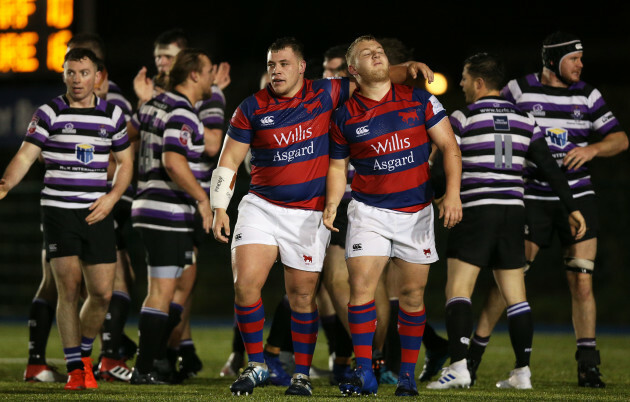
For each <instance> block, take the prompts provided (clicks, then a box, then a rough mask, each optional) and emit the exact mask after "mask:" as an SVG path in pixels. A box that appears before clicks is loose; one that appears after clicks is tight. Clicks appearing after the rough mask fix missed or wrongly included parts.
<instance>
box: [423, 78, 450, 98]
mask: <svg viewBox="0 0 630 402" xmlns="http://www.w3.org/2000/svg"><path fill="white" fill-rule="evenodd" d="M447 89H448V81H447V80H446V77H445V76H444V75H443V74H440V73H433V82H432V83H430V84H429V83H427V91H429V92H431V93H432V94H433V95H442V94H443V93H444V92H446V90H447Z"/></svg>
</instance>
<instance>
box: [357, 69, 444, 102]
mask: <svg viewBox="0 0 630 402" xmlns="http://www.w3.org/2000/svg"><path fill="white" fill-rule="evenodd" d="M418 72H421V73H422V76H419V75H418ZM389 79H390V80H391V81H392V82H393V83H394V84H405V85H411V86H414V87H418V88H424V87H425V80H426V81H428V82H429V83H432V82H433V70H431V69H430V68H429V66H427V65H426V64H424V63H420V62H417V61H408V62H405V63H402V64H396V65H395V66H390V67H389ZM356 88H357V83H356V81H355V80H354V79H353V78H350V95H352V93H353V92H354V90H355V89H356Z"/></svg>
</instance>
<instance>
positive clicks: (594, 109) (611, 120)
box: [588, 89, 623, 136]
mask: <svg viewBox="0 0 630 402" xmlns="http://www.w3.org/2000/svg"><path fill="white" fill-rule="evenodd" d="M588 108H589V113H590V115H591V116H592V121H593V130H594V131H595V132H597V133H598V134H600V135H602V136H606V135H608V134H610V133H616V132H618V131H623V129H622V128H621V125H620V124H619V121H618V120H617V118H616V117H615V116H614V115H613V113H612V112H611V111H610V109H609V108H608V105H607V104H606V102H605V101H604V98H603V97H602V94H601V93H600V92H599V91H598V90H597V89H593V91H592V92H591V93H590V95H589V97H588Z"/></svg>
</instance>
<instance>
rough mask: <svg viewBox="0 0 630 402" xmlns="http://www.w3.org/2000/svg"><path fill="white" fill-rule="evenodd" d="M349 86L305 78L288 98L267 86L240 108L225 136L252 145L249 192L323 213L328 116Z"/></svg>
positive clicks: (337, 81) (343, 82) (346, 82)
mask: <svg viewBox="0 0 630 402" xmlns="http://www.w3.org/2000/svg"><path fill="white" fill-rule="evenodd" d="M349 83H350V81H349V80H348V79H347V78H341V79H325V80H315V81H311V80H307V79H305V80H304V85H303V86H302V88H301V89H300V90H299V91H298V93H297V94H296V95H295V96H294V97H292V98H284V97H278V96H276V95H275V94H274V92H273V90H272V89H271V86H270V85H268V86H267V87H266V88H265V89H262V90H260V91H258V92H257V93H255V94H254V95H252V96H250V97H248V98H247V99H245V100H244V101H243V102H242V103H241V104H240V106H239V107H238V109H237V110H236V112H235V113H234V116H232V120H231V122H230V127H229V128H228V132H227V135H229V136H230V137H231V138H233V139H234V140H236V141H239V142H243V143H247V144H250V146H251V151H252V160H251V162H252V172H251V177H252V179H251V183H250V187H249V192H250V193H253V194H256V195H257V196H259V197H261V198H263V199H265V200H267V201H269V202H271V203H274V204H277V205H281V206H283V207H287V208H300V209H309V210H317V211H321V210H323V209H324V202H325V196H326V173H327V172H328V149H329V137H328V129H329V126H330V116H331V113H332V111H333V110H334V109H336V108H337V107H339V105H342V104H343V103H344V102H345V101H346V100H347V99H348V96H349V93H350V85H349Z"/></svg>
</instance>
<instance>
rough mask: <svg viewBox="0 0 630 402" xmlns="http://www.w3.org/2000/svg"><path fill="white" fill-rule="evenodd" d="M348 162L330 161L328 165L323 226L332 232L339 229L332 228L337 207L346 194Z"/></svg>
mask: <svg viewBox="0 0 630 402" xmlns="http://www.w3.org/2000/svg"><path fill="white" fill-rule="evenodd" d="M348 160H349V158H345V159H332V158H330V163H329V165H328V174H327V175H326V208H324V215H323V220H324V226H326V227H327V228H328V229H330V230H332V231H333V232H338V231H339V229H337V228H335V227H334V226H333V222H334V221H335V216H336V215H337V207H338V206H339V203H340V202H341V199H342V198H343V194H344V193H345V192H346V182H347V176H348Z"/></svg>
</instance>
